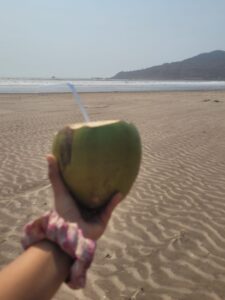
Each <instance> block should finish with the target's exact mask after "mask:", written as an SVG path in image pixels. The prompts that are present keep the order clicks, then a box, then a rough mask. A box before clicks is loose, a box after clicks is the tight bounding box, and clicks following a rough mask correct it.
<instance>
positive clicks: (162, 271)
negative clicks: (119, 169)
mask: <svg viewBox="0 0 225 300" xmlns="http://www.w3.org/2000/svg"><path fill="white" fill-rule="evenodd" d="M81 97H82V100H83V102H84V103H85V106H86V108H87V110H88V112H89V115H90V118H91V120H105V119H125V120H127V121H131V122H134V123H135V124H136V125H137V127H138V128H139V131H140V134H141V138H142V144H143V158H142V165H141V170H140V173H139V176H138V179H137V180H136V182H135V184H134V186H133V188H132V191H131V192H130V194H129V196H128V197H127V198H126V199H125V200H124V201H123V203H122V204H121V205H120V206H119V207H118V209H117V210H116V211H115V213H114V215H113V217H112V219H111V222H110V224H109V226H108V229H107V231H106V233H105V235H104V236H103V237H102V238H101V239H100V240H99V242H98V247H97V252H96V255H95V259H94V262H93V265H92V267H91V269H90V271H89V274H88V280H87V285H86V288H85V289H84V290H79V291H72V290H69V289H68V288H67V287H66V286H64V285H63V286H62V287H61V288H60V290H59V291H58V293H57V294H56V295H55V297H54V299H55V300H63V299H64V300H70V299H71V300H72V299H77V300H78V299H79V300H86V299H87V300H120V299H121V300H136V299H137V300H139V299H142V300H143V299H145V300H174V299H177V300H178V299H179V300H220V299H221V300H222V299H225V138H224V137H225V92H219V91H217V92H213V91H211V92H206V91H205V92H148V93H107V94H106V93H95V94H94V93H93V94H88V93H87V94H81ZM80 121H82V116H81V114H80V112H79V110H78V108H77V107H76V106H75V105H74V100H73V99H72V96H71V95H70V94H36V95H35V94H27V95H23V94H12V95H10V94H1V95H0V128H1V142H0V166H1V168H0V204H1V209H0V266H1V267H3V266H4V265H5V264H6V263H8V262H9V261H10V260H12V259H13V258H15V257H16V256H17V255H18V254H19V253H21V246H20V234H21V228H22V226H23V225H24V224H25V223H26V222H27V221H28V220H31V219H32V218H33V217H35V216H38V215H40V214H41V213H43V212H44V211H45V210H47V209H48V208H49V207H51V201H52V192H51V187H50V184H49V181H48V178H47V165H46V160H45V156H46V154H47V153H49V152H50V151H51V143H52V139H53V135H54V133H55V132H56V131H57V130H59V129H60V128H61V127H63V126H64V125H65V124H67V123H75V122H80Z"/></svg>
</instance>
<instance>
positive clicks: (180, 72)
mask: <svg viewBox="0 0 225 300" xmlns="http://www.w3.org/2000/svg"><path fill="white" fill-rule="evenodd" d="M111 79H125V80H225V51H223V50H216V51H212V52H209V53H201V54H199V55H197V56H194V57H191V58H188V59H185V60H182V61H177V62H172V63H165V64H162V65H159V66H153V67H150V68H146V69H142V70H136V71H128V72H119V73H117V74H116V75H115V76H113V77H112V78H111Z"/></svg>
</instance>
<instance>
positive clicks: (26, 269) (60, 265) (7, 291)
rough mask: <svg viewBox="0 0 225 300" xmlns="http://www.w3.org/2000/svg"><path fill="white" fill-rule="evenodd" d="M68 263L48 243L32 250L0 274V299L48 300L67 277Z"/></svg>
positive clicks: (65, 258)
mask: <svg viewBox="0 0 225 300" xmlns="http://www.w3.org/2000/svg"><path fill="white" fill-rule="evenodd" d="M71 262H72V261H71V259H70V257H69V256H68V255H67V254H65V253H64V252H63V251H61V250H60V248H59V247H58V246H57V245H56V244H53V243H51V242H49V241H42V242H39V243H37V244H36V245H34V246H31V247H30V248H29V249H28V250H26V251H25V252H24V253H23V254H22V255H21V256H19V257H18V258H17V259H16V260H15V261H13V262H12V263H11V264H9V265H8V266H7V267H6V268H5V269H3V270H2V271H1V272H0V299H4V300H15V299H16V300H28V299H32V300H36V299H42V300H45V299H46V300H47V299H51V297H52V296H53V295H54V293H55V292H56V291H57V289H58V288H59V286H60V284H61V283H62V282H63V281H64V280H65V279H66V277H67V276H68V274H69V269H70V266H71Z"/></svg>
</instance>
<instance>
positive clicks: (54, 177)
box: [47, 154, 65, 195]
mask: <svg viewBox="0 0 225 300" xmlns="http://www.w3.org/2000/svg"><path fill="white" fill-rule="evenodd" d="M47 161H48V177H49V180H50V182H51V184H52V188H53V191H54V193H55V195H59V194H62V193H65V186H64V183H63V181H62V179H61V176H60V173H59V167H58V163H57V161H56V159H55V157H54V156H53V155H51V154H49V155H47Z"/></svg>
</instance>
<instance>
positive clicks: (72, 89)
mask: <svg viewBox="0 0 225 300" xmlns="http://www.w3.org/2000/svg"><path fill="white" fill-rule="evenodd" d="M67 85H68V87H69V88H70V89H71V91H72V93H73V96H74V99H75V101H76V103H77V104H78V106H79V108H80V111H81V113H82V115H83V117H84V120H85V122H90V118H89V116H88V113H87V112H86V109H85V108H84V105H83V104H82V101H81V99H80V96H79V94H78V93H77V91H76V88H75V86H74V85H73V84H72V83H71V82H67Z"/></svg>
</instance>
